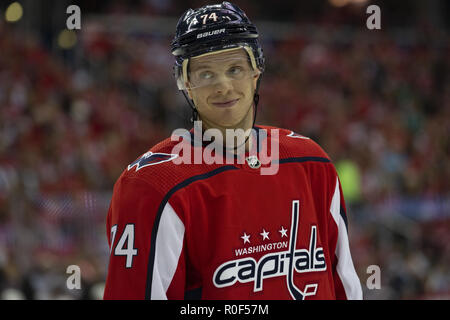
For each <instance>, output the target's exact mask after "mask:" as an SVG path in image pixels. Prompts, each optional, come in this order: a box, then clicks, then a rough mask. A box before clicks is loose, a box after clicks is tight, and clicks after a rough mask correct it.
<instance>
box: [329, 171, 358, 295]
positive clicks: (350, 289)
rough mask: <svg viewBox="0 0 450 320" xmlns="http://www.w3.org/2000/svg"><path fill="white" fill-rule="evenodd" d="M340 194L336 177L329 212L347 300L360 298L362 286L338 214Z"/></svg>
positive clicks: (341, 219)
mask: <svg viewBox="0 0 450 320" xmlns="http://www.w3.org/2000/svg"><path fill="white" fill-rule="evenodd" d="M340 210H341V196H340V192H339V180H338V179H336V187H335V190H334V195H333V199H332V201H331V206H330V212H331V215H332V216H333V219H334V221H335V222H336V225H337V227H338V239H337V245H336V256H337V259H338V264H337V266H336V268H337V273H338V275H339V278H340V279H341V281H342V284H343V286H344V290H345V294H346V296H347V299H349V300H360V299H362V288H361V283H360V282H359V278H358V275H357V274H356V271H355V267H354V266H353V261H352V256H351V254H350V246H349V242H348V235H347V228H346V226H345V222H344V219H343V218H342V216H341V214H340Z"/></svg>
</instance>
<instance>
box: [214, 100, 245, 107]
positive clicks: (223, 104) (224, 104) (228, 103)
mask: <svg viewBox="0 0 450 320" xmlns="http://www.w3.org/2000/svg"><path fill="white" fill-rule="evenodd" d="M238 101H239V99H234V100H229V101H224V102H212V103H211V104H212V105H213V106H215V107H218V108H229V107H232V106H234V105H235V104H236V103H237V102H238Z"/></svg>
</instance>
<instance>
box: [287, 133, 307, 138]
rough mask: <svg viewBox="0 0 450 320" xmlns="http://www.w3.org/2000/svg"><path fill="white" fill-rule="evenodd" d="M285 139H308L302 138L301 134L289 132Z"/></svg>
mask: <svg viewBox="0 0 450 320" xmlns="http://www.w3.org/2000/svg"><path fill="white" fill-rule="evenodd" d="M287 137H290V138H297V139H309V138H308V137H305V136H302V135H301V134H298V133H295V132H294V131H291V133H289V134H288V135H287Z"/></svg>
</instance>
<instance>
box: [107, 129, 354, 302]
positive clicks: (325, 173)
mask: <svg viewBox="0 0 450 320" xmlns="http://www.w3.org/2000/svg"><path fill="white" fill-rule="evenodd" d="M255 129H256V130H257V133H258V134H257V135H255V137H253V138H254V139H255V143H254V144H253V145H254V146H256V148H257V150H256V154H257V157H259V158H263V157H264V154H265V155H269V154H270V158H271V162H270V163H265V164H261V163H258V160H256V163H255V161H254V160H255V159H253V162H252V161H237V160H238V158H234V160H235V161H234V163H229V161H228V160H229V158H226V157H227V156H226V155H225V156H223V157H224V158H223V159H224V161H223V163H222V164H221V163H210V164H206V163H197V164H195V163H194V164H188V163H179V161H178V162H177V159H178V160H180V158H181V157H182V156H186V154H185V153H186V152H192V154H194V153H195V151H200V152H203V154H206V151H207V148H208V146H207V145H205V144H200V145H197V144H195V143H194V142H195V140H194V138H193V134H192V133H193V131H191V132H190V134H188V135H186V136H185V137H184V139H183V140H178V141H176V140H175V141H172V140H173V139H172V140H171V139H170V138H169V139H166V140H164V141H163V142H161V143H159V144H158V145H156V146H155V147H153V148H152V149H151V150H150V151H149V152H147V153H145V154H144V155H142V156H141V157H139V158H138V159H137V160H136V161H134V162H133V163H131V164H130V165H129V166H128V168H126V169H125V170H124V172H123V173H122V175H121V176H120V178H119V179H118V181H117V182H116V184H115V186H114V192H113V197H112V200H111V205H110V209H109V212H108V216H107V234H108V241H109V246H110V250H111V254H110V260H109V267H108V275H107V280H106V286H105V292H104V299H184V298H188V297H189V298H192V297H194V298H199V299H200V298H201V299H361V298H362V290H361V284H360V281H359V279H358V276H357V274H356V272H355V269H354V266H353V262H352V258H351V255H350V247H349V242H348V236H347V218H346V209H345V204H344V199H343V197H342V190H341V186H340V183H339V179H338V176H337V174H336V171H335V168H334V166H333V164H332V162H331V161H330V158H329V157H328V156H327V154H326V153H325V152H324V151H323V150H322V149H321V148H320V147H319V146H318V145H317V144H316V143H315V142H313V141H312V140H311V139H309V138H306V137H303V136H301V135H298V134H295V133H294V132H292V131H290V130H285V129H278V128H274V127H268V126H257V127H255ZM261 133H262V134H261ZM274 133H276V134H274ZM180 141H181V142H180ZM180 144H182V145H183V146H184V147H185V148H184V149H183V150H184V151H183V152H178V151H179V148H176V146H177V145H178V147H179V146H180ZM273 146H277V150H276V151H277V152H276V153H275V152H272V151H274V150H275V148H274V147H273ZM174 150H178V151H177V152H176V151H174ZM186 150H187V151H186ZM271 152H272V153H271ZM185 162H186V161H185ZM261 162H262V161H261ZM275 165H276V166H277V171H276V174H261V170H263V169H266V170H267V169H268V168H269V167H270V166H275Z"/></svg>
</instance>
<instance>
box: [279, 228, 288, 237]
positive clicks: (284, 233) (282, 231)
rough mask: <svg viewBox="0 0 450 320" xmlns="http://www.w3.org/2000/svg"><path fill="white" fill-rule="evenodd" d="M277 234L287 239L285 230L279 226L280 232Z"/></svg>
mask: <svg viewBox="0 0 450 320" xmlns="http://www.w3.org/2000/svg"><path fill="white" fill-rule="evenodd" d="M278 232H279V233H281V237H282V238H283V237H287V234H286V232H287V229H285V228H284V227H283V226H281V230H278Z"/></svg>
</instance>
